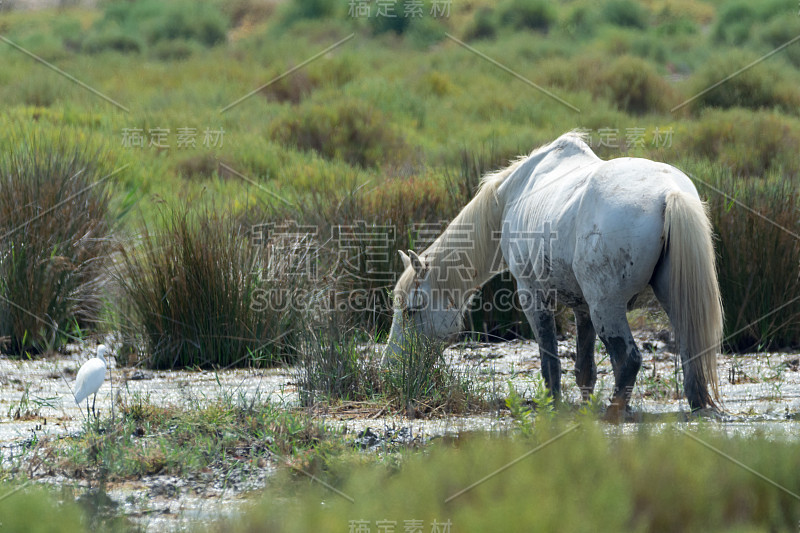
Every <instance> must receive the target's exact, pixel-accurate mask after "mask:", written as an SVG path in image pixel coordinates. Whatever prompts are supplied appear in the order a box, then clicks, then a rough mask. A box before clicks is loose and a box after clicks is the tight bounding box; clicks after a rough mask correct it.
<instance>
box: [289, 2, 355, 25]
mask: <svg viewBox="0 0 800 533" xmlns="http://www.w3.org/2000/svg"><path fill="white" fill-rule="evenodd" d="M341 6H342V3H341V2H337V1H336V0H292V1H291V2H290V3H289V4H288V5H287V11H286V15H285V16H286V18H287V20H289V21H296V20H301V19H321V18H328V17H332V16H334V15H335V14H337V13H338V12H339V9H340V7H341Z"/></svg>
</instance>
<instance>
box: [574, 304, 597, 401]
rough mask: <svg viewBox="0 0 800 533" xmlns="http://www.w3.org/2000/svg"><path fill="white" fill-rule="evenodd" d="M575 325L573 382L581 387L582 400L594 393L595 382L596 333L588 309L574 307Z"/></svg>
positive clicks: (587, 398)
mask: <svg viewBox="0 0 800 533" xmlns="http://www.w3.org/2000/svg"><path fill="white" fill-rule="evenodd" d="M574 311H575V325H576V326H577V328H578V339H577V342H576V350H575V353H576V356H575V382H576V383H577V384H578V387H579V388H580V389H581V398H582V399H583V401H584V402H588V401H589V397H590V396H591V395H592V394H594V385H595V383H597V365H596V364H595V362H594V342H595V340H597V334H596V333H595V331H594V325H593V324H592V318H591V316H590V315H589V310H588V309H574Z"/></svg>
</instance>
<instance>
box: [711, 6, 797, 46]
mask: <svg viewBox="0 0 800 533" xmlns="http://www.w3.org/2000/svg"><path fill="white" fill-rule="evenodd" d="M796 15H797V4H796V3H792V0H773V1H767V2H758V3H753V2H747V1H746V0H731V1H728V2H726V3H725V4H723V5H722V7H720V8H719V11H718V16H717V22H716V24H715V25H714V29H713V31H712V36H713V38H714V40H715V41H717V42H719V43H724V44H728V45H740V44H743V43H745V42H747V41H749V40H750V39H751V37H752V36H753V28H754V27H755V26H756V25H757V24H758V23H762V22H765V21H768V20H770V19H772V18H775V19H776V20H784V21H788V20H789V17H795V16H796ZM795 34H796V33H795ZM787 40H788V39H787ZM784 42H785V41H784ZM781 44H782V43H781Z"/></svg>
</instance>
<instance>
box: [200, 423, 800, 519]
mask: <svg viewBox="0 0 800 533" xmlns="http://www.w3.org/2000/svg"><path fill="white" fill-rule="evenodd" d="M576 426H577V428H576ZM689 431H690V432H691V433H690V434H689V435H687V434H684V433H680V432H677V431H671V430H664V432H663V433H664V434H659V435H653V434H651V432H650V431H648V430H647V429H640V430H639V431H632V432H626V433H625V434H622V432H621V431H610V430H609V428H608V427H603V426H601V425H599V424H595V423H592V422H588V421H587V422H584V423H581V424H579V425H578V424H569V425H567V424H565V423H559V422H558V421H557V422H554V423H547V422H545V421H543V420H542V421H539V422H537V424H536V427H535V428H534V431H533V435H532V436H531V437H530V438H521V437H520V438H498V437H496V436H486V437H478V436H469V435H464V434H463V433H462V434H461V435H460V436H459V437H458V438H454V439H444V440H443V441H442V442H441V443H439V444H438V445H436V446H434V447H433V448H432V449H431V450H430V453H425V454H417V455H415V456H413V457H411V458H410V459H408V460H404V461H403V462H402V464H401V466H400V467H399V468H398V467H397V466H395V465H394V464H393V463H392V464H389V465H386V467H384V468H378V467H375V466H374V465H372V464H370V465H368V466H366V465H360V466H358V465H353V464H352V463H348V464H345V465H341V466H340V467H339V468H338V469H336V470H335V471H333V472H329V473H328V475H327V476H325V477H324V478H323V479H324V480H326V481H327V482H328V483H331V484H332V485H333V487H334V488H335V489H336V490H337V491H341V492H340V493H339V494H335V493H333V492H332V491H331V490H330V489H329V488H327V487H326V486H323V484H321V483H319V484H310V483H308V482H307V481H306V480H305V478H303V481H302V482H295V483H293V484H292V485H289V487H290V488H287V485H286V484H285V483H275V484H272V488H269V489H268V490H267V492H266V493H265V494H264V496H263V498H262V499H261V501H260V503H259V505H258V506H255V507H253V508H251V509H250V510H249V511H248V513H247V515H246V516H245V518H244V520H241V521H240V523H238V524H235V523H233V524H232V523H231V521H228V522H226V523H223V524H219V525H218V526H217V528H216V529H214V531H225V532H234V533H235V532H238V531H254V530H268V531H276V532H277V531H280V532H292V531H297V532H300V531H320V532H328V531H342V530H346V528H347V527H348V525H349V526H350V527H351V528H355V527H359V525H360V524H368V525H371V526H374V525H375V524H376V523H379V522H380V521H384V523H387V522H388V523H389V524H391V523H393V522H396V523H397V529H396V530H397V531H402V529H400V528H401V527H402V526H403V525H404V521H407V522H405V523H406V524H408V523H410V520H412V519H413V520H416V521H418V522H417V523H422V524H423V527H424V528H425V529H424V531H429V530H430V529H434V528H436V529H435V530H438V531H446V530H447V528H450V530H452V531H463V532H484V531H687V530H690V531H730V530H736V531H757V530H759V531H763V530H773V531H777V530H790V529H793V528H794V527H795V526H796V524H797V520H798V517H800V513H798V509H797V506H796V499H795V498H794V496H793V494H796V493H797V492H798V491H800V483H799V482H798V478H797V476H795V475H793V473H794V472H796V469H797V468H800V453H798V445H797V443H795V442H786V441H782V442H775V441H774V440H772V439H765V438H762V437H760V436H757V437H752V438H744V437H734V438H726V437H720V436H718V435H714V434H711V432H709V431H700V432H695V430H693V429H690V430H689ZM609 433H611V435H608V434H609ZM693 437H694V438H693ZM695 438H696V439H698V440H699V442H698V440H695ZM555 439H557V440H555ZM548 444H549V445H548ZM706 444H707V447H706ZM715 451H716V452H715ZM534 452H535V453H534ZM729 458H733V459H734V460H735V461H737V462H738V461H741V462H742V463H744V464H745V465H746V466H747V467H748V468H742V466H741V465H739V464H736V462H734V461H731V460H729ZM509 467H511V468H509ZM753 471H755V472H758V473H759V474H761V475H763V476H765V477H766V478H767V479H769V480H771V481H773V482H774V483H775V484H778V485H780V486H781V487H785V488H786V491H784V490H781V489H778V488H776V486H775V485H773V484H770V483H768V482H766V481H764V479H761V478H760V477H759V476H756V475H754V474H753V473H752V472H753ZM284 477H288V476H286V475H285V476H284ZM576 480H581V481H579V482H576ZM287 481H288V480H287ZM291 488H294V489H295V490H291ZM531 491H536V497H535V498H531V497H530V493H531ZM787 491H790V493H787ZM287 493H288V494H289V496H288V497H287ZM341 494H345V495H347V496H348V497H349V498H350V499H349V500H348V499H345V498H342V497H341V496H340V495H341ZM321 501H324V502H325V505H320V504H319V502H321ZM434 523H435V524H438V525H433V524H434ZM446 523H449V524H450V525H449V526H445V525H444V524H446ZM373 531H374V529H373Z"/></svg>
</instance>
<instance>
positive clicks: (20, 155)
mask: <svg viewBox="0 0 800 533" xmlns="http://www.w3.org/2000/svg"><path fill="white" fill-rule="evenodd" d="M3 145H4V148H3V150H2V152H1V153H2V155H1V156H0V338H4V341H5V342H3V343H0V349H2V350H3V352H5V353H11V354H17V355H22V354H23V353H25V352H32V353H37V352H40V351H43V350H47V349H57V348H59V347H61V346H62V345H63V344H64V343H65V342H66V341H67V337H68V336H69V334H70V333H71V332H74V331H75V330H76V328H77V329H80V330H89V331H92V330H95V329H96V328H97V320H98V317H99V314H100V311H101V307H102V305H101V295H102V289H103V285H104V280H105V275H104V269H105V266H106V265H107V262H108V259H109V253H110V251H111V249H112V246H113V243H112V242H111V238H112V221H111V218H110V215H111V214H110V193H109V187H108V181H107V180H108V178H107V175H108V174H109V173H110V171H111V168H110V164H109V163H108V159H107V156H106V155H105V153H103V152H101V151H100V150H99V149H91V148H87V147H86V143H85V142H73V141H71V140H67V139H66V137H64V136H51V137H43V136H35V135H29V134H13V133H12V135H10V136H9V137H8V138H6V139H4V143H3Z"/></svg>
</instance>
